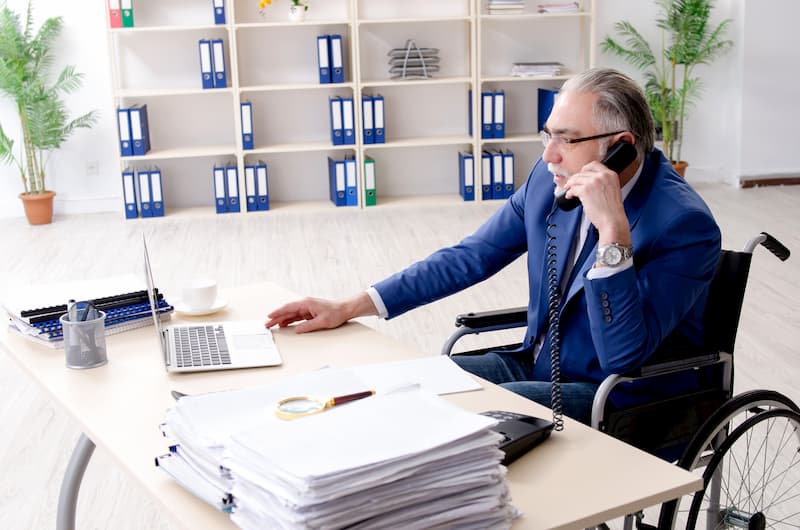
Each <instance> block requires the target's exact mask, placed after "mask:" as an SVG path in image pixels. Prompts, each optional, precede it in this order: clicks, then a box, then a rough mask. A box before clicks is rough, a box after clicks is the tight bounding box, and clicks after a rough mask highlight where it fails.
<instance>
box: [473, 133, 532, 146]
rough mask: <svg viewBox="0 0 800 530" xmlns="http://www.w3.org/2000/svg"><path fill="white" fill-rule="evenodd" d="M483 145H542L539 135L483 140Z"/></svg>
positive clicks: (520, 135)
mask: <svg viewBox="0 0 800 530" xmlns="http://www.w3.org/2000/svg"><path fill="white" fill-rule="evenodd" d="M481 143H482V144H512V143H542V139H541V138H539V135H538V134H537V133H531V134H524V133H522V134H508V135H506V137H505V138H482V139H481Z"/></svg>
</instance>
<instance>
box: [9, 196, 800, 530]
mask: <svg viewBox="0 0 800 530" xmlns="http://www.w3.org/2000/svg"><path fill="white" fill-rule="evenodd" d="M698 189H699V191H700V192H701V193H702V195H703V196H704V197H705V198H706V200H707V201H708V203H709V205H710V206H711V209H712V210H713V211H714V214H715V216H716V217H717V220H718V222H719V224H720V226H721V227H722V231H723V234H724V241H723V243H724V246H726V247H727V248H736V249H738V248H741V247H742V246H743V244H744V243H745V241H746V240H747V239H749V237H751V236H753V235H755V234H757V233H758V232H760V231H767V232H770V233H772V234H773V235H774V236H776V237H777V238H778V239H780V240H781V241H783V242H784V243H785V244H786V245H787V246H789V247H790V248H791V249H794V250H795V251H797V252H800V231H799V230H798V229H799V228H800V213H799V212H798V209H800V186H795V187H773V188H756V189H749V190H739V189H734V188H731V187H727V186H722V185H709V184H704V185H699V186H698ZM496 207H497V206H496V205H481V204H467V205H464V204H460V205H456V204H452V203H451V204H445V205H436V204H428V205H423V206H420V207H414V208H409V207H396V206H388V207H380V208H374V209H369V210H367V211H360V212H359V211H334V210H329V211H312V212H306V213H300V212H296V211H294V212H293V211H291V210H288V211H287V210H286V209H284V210H275V211H273V212H270V213H268V214H258V215H238V216H211V215H208V216H201V215H192V214H180V215H172V216H167V217H165V218H163V219H157V220H137V221H125V220H124V219H120V217H119V216H118V215H116V214H114V215H112V214H95V215H83V216H69V217H59V218H57V219H56V221H55V223H54V224H52V225H50V226H44V227H30V226H28V225H27V224H26V222H25V221H24V219H6V220H0V245H1V247H0V248H3V250H4V252H3V259H2V260H0V287H2V285H4V284H7V283H10V282H13V283H19V282H42V281H48V282H57V281H67V280H79V279H90V278H93V277H97V276H108V275H113V274H119V273H134V274H140V271H141V261H140V260H141V242H140V241H141V235H140V234H141V233H142V232H144V233H145V234H146V236H147V238H148V243H149V245H150V248H151V255H152V256H153V261H154V273H155V277H156V279H157V283H158V284H159V285H160V287H161V288H162V289H163V290H164V291H165V293H166V294H167V297H168V298H169V297H170V296H173V297H174V296H177V293H178V290H177V289H178V286H179V285H180V283H181V279H182V278H186V277H187V276H189V275H191V274H196V273H204V274H211V275H213V276H215V277H216V278H217V279H218V280H219V283H220V285H221V287H222V288H225V287H232V286H238V285H246V284H249V283H253V282H258V281H263V280H269V281H274V282H277V283H280V284H282V285H284V286H286V287H288V288H290V289H292V290H294V291H296V292H298V293H300V294H308V295H314V296H323V297H340V296H346V295H350V294H352V293H354V292H356V291H358V290H360V289H363V288H364V287H366V286H367V285H369V284H370V283H371V282H373V281H376V280H379V279H381V278H383V277H384V276H386V275H388V274H390V273H391V272H394V271H395V270H397V269H398V268H400V267H403V266H405V265H407V264H409V263H410V262H411V261H413V260H416V259H419V258H422V257H424V256H426V255H427V254H428V253H430V252H432V251H433V250H435V249H437V248H439V247H441V246H443V245H447V244H451V243H454V242H456V241H458V240H459V239H460V238H461V237H462V236H464V235H466V234H467V233H469V232H470V231H472V230H473V229H475V228H476V227H477V226H478V225H479V224H480V222H481V221H482V220H483V219H485V218H486V217H488V216H489V215H490V214H491V212H492V211H494V210H495V209H496ZM526 285H527V281H526V278H525V268H524V263H523V261H522V260H519V261H517V262H516V263H514V264H512V265H511V266H510V267H508V268H507V269H506V270H504V271H502V272H501V273H500V274H498V275H497V276H495V277H494V278H492V279H490V280H488V281H486V282H484V283H483V284H481V285H478V286H475V287H472V288H470V289H468V290H466V291H464V292H462V293H460V294H458V295H455V296H453V297H451V298H449V299H447V300H443V301H440V302H437V303H435V304H431V305H430V306H427V307H423V308H420V309H417V310H415V311H412V312H411V313H409V314H407V315H404V316H402V317H400V318H398V319H395V320H393V321H391V322H384V321H377V320H376V319H365V320H364V322H365V323H366V324H367V325H370V326H372V327H374V328H376V329H379V330H380V331H382V332H384V333H387V334H389V335H392V336H394V337H396V338H399V339H401V340H403V341H406V342H408V343H410V344H413V345H415V346H417V347H418V348H421V349H422V350H424V351H428V352H430V353H431V354H434V353H436V352H438V350H439V348H440V346H441V343H442V341H443V340H444V339H445V337H446V336H447V335H448V334H449V332H450V330H451V328H452V322H453V317H454V316H455V315H456V314H457V313H459V312H463V311H467V310H483V309H491V308H500V307H509V306H515V305H524V304H525V303H526V302H527V300H526V297H525V292H526ZM798 300H800V256H794V257H792V258H790V259H789V261H787V262H785V263H781V262H779V261H778V260H777V259H775V258H773V257H772V255H771V254H769V252H768V251H766V250H765V249H763V248H761V249H759V250H758V251H757V252H756V256H755V258H754V260H753V268H752V272H751V279H750V283H749V289H748V292H747V296H746V301H745V308H744V311H743V314H742V320H741V326H740V330H739V338H738V342H737V349H736V358H737V361H736V367H737V369H736V390H737V392H739V391H742V390H746V389H751V388H770V389H774V390H778V391H780V392H783V393H785V394H787V395H788V396H790V397H791V398H793V399H795V400H796V401H800V390H798V383H797V382H798V381H800V362H799V361H800V355H799V354H798V348H797V339H798V332H797V330H798V328H800V301H798ZM272 307H273V304H272V303H271V301H270V300H263V308H264V314H265V315H266V313H267V312H268V311H269V310H270V309H271V308H272ZM154 354H155V353H154ZM0 398H2V399H0V528H2V529H37V530H38V529H45V528H48V529H49V528H54V527H55V508H56V503H57V498H58V490H59V487H60V482H61V479H62V476H63V473H64V470H65V468H66V465H67V461H68V459H69V455H70V453H71V451H72V448H73V445H74V443H75V441H76V439H77V436H78V434H79V432H78V429H77V427H76V424H75V423H74V422H73V421H72V420H71V419H70V418H69V417H67V416H66V415H65V414H64V413H63V412H62V411H61V410H59V409H56V408H55V407H54V405H53V404H52V403H51V401H50V400H49V399H48V395H47V393H46V392H45V391H43V390H42V389H40V388H38V387H35V386H34V385H33V384H32V383H30V382H29V381H28V380H27V379H26V376H25V375H24V374H23V373H22V372H21V371H20V370H19V369H18V368H17V367H16V365H14V364H13V362H12V361H10V360H9V359H8V358H7V357H6V356H5V355H4V354H2V353H0ZM98 399H102V396H98ZM154 427H155V426H154ZM154 456H155V455H154ZM78 521H79V523H78V527H79V528H103V529H105V528H114V529H118V530H125V529H141V528H168V523H167V522H166V520H165V519H164V518H163V517H162V516H161V515H160V514H159V513H158V510H157V509H156V507H155V505H154V503H152V502H151V501H149V500H148V499H147V498H146V497H145V496H144V495H143V494H142V493H141V491H140V490H139V488H138V486H137V485H136V484H135V483H132V482H131V481H130V480H129V479H128V478H127V477H125V476H124V475H123V474H122V473H121V472H120V471H119V469H118V468H117V466H116V465H115V463H114V462H112V461H111V460H110V458H109V457H108V456H107V455H105V454H103V453H102V452H101V451H98V452H96V453H95V455H94V457H93V459H92V461H91V463H90V465H89V468H88V470H87V473H86V477H85V479H84V483H83V487H82V489H81V497H80V500H79V504H78Z"/></svg>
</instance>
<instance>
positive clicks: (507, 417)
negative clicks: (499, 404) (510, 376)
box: [481, 410, 554, 466]
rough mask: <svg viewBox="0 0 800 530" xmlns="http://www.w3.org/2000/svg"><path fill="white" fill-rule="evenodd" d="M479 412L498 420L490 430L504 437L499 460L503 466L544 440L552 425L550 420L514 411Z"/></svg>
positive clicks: (548, 434)
mask: <svg viewBox="0 0 800 530" xmlns="http://www.w3.org/2000/svg"><path fill="white" fill-rule="evenodd" d="M481 414H483V415H484V416H489V417H490V418H494V419H496V420H499V421H500V423H498V424H497V425H495V426H494V427H493V428H492V430H493V431H495V432H498V433H500V434H502V435H503V437H504V439H503V441H501V442H500V449H501V450H502V451H503V452H504V453H505V457H504V458H503V461H502V462H501V463H502V464H503V465H504V466H507V465H509V464H510V463H511V462H513V461H514V460H516V459H517V458H519V457H521V456H522V455H524V454H525V453H527V452H528V451H530V450H531V449H533V448H534V447H536V446H537V445H539V444H540V443H542V442H543V441H545V440H546V439H547V437H548V436H550V433H551V432H552V431H553V427H554V424H553V422H551V421H547V420H543V419H542V418H537V417H535V416H528V415H526V414H518V413H516V412H506V411H503V410H490V411H487V412H481Z"/></svg>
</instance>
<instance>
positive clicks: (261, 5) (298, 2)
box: [258, 0, 308, 11]
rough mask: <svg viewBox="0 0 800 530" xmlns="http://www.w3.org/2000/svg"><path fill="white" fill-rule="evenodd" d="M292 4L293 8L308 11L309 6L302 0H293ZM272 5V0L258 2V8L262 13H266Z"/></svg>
mask: <svg viewBox="0 0 800 530" xmlns="http://www.w3.org/2000/svg"><path fill="white" fill-rule="evenodd" d="M291 2H292V5H293V6H298V7H302V8H303V11H308V4H306V3H305V2H302V1H301V0H291ZM270 4H272V0H260V1H259V2H258V7H259V9H260V10H261V11H264V9H265V8H266V7H267V6H268V5H270Z"/></svg>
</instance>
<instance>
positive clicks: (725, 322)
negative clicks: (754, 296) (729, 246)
mask: <svg viewBox="0 0 800 530" xmlns="http://www.w3.org/2000/svg"><path fill="white" fill-rule="evenodd" d="M752 258H753V254H752V253H750V252H736V251H733V250H723V251H722V252H721V253H720V258H719V262H718V263H717V269H716V271H715V272H714V278H713V279H712V280H711V286H710V287H709V292H708V301H707V302H706V310H705V313H704V318H703V326H704V328H705V346H706V348H707V349H714V350H718V351H723V352H726V353H730V354H733V346H734V343H735V342H736V331H737V330H738V328H739V317H740V316H741V314H742V302H743V301H744V291H745V287H747V277H748V275H749V273H750V262H751V260H752Z"/></svg>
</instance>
